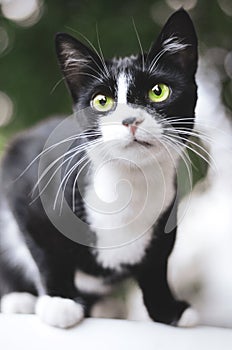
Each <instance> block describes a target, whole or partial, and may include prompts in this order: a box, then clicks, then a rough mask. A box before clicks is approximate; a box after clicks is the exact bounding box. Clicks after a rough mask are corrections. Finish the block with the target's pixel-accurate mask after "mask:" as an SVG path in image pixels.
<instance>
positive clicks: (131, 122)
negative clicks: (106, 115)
mask: <svg viewBox="0 0 232 350" xmlns="http://www.w3.org/2000/svg"><path fill="white" fill-rule="evenodd" d="M141 123H142V121H141V120H138V119H137V118H135V117H131V118H126V119H123V121H122V125H124V126H126V127H128V128H130V132H131V133H132V135H134V134H135V132H136V130H137V128H138V125H139V124H141Z"/></svg>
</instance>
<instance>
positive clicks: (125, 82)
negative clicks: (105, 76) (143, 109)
mask: <svg viewBox="0 0 232 350" xmlns="http://www.w3.org/2000/svg"><path fill="white" fill-rule="evenodd" d="M117 85H118V103H127V92H128V87H129V79H128V77H127V76H126V74H125V73H124V72H123V73H120V74H119V76H118V81H117Z"/></svg>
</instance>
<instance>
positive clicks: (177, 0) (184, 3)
mask: <svg viewBox="0 0 232 350" xmlns="http://www.w3.org/2000/svg"><path fill="white" fill-rule="evenodd" d="M166 3H167V4H168V6H169V7H170V8H171V9H174V10H179V8H180V7H183V8H184V9H185V10H191V9H193V8H194V7H195V6H196V5H197V0H166Z"/></svg>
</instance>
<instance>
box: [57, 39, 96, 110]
mask: <svg viewBox="0 0 232 350" xmlns="http://www.w3.org/2000/svg"><path fill="white" fill-rule="evenodd" d="M55 41H56V53H57V57H58V60H59V63H60V67H61V70H62V72H63V74H64V77H65V80H66V82H67V85H68V88H69V90H70V92H71V95H72V97H73V100H74V102H75V103H76V102H77V101H78V93H79V87H80V85H81V82H82V81H83V80H84V77H85V76H91V74H93V71H94V70H95V71H96V70H97V69H99V67H100V65H101V61H100V59H99V57H98V56H97V54H96V53H95V52H94V51H92V50H91V49H90V48H89V47H87V46H85V45H84V44H82V43H81V42H80V41H79V40H77V39H75V38H74V37H72V36H71V35H69V34H66V33H58V34H56V38H55Z"/></svg>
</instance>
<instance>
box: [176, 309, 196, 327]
mask: <svg viewBox="0 0 232 350" xmlns="http://www.w3.org/2000/svg"><path fill="white" fill-rule="evenodd" d="M198 323H199V316H198V313H197V311H196V310H194V309H193V308H191V307H188V308H187V309H185V310H184V312H183V313H182V315H181V318H180V319H179V321H178V322H177V324H176V325H177V326H178V327H194V326H196V325H197V324H198Z"/></svg>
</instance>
